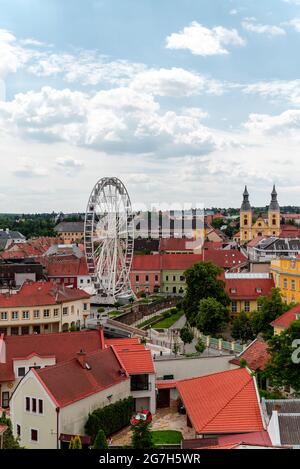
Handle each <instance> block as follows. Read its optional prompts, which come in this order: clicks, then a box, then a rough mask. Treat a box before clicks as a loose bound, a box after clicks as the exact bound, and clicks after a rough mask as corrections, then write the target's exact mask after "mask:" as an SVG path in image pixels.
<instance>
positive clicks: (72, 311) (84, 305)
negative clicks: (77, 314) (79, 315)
mask: <svg viewBox="0 0 300 469" xmlns="http://www.w3.org/2000/svg"><path fill="white" fill-rule="evenodd" d="M83 310H84V311H86V303H83ZM71 313H72V314H74V305H72V306H71Z"/></svg>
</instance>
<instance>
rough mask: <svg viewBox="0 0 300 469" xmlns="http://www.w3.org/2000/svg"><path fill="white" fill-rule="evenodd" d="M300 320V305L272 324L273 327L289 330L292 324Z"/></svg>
mask: <svg viewBox="0 0 300 469" xmlns="http://www.w3.org/2000/svg"><path fill="white" fill-rule="evenodd" d="M297 319H300V305H296V306H294V307H293V308H291V309H289V310H288V311H286V312H285V313H283V314H282V315H281V316H279V317H278V318H277V319H275V320H274V321H272V322H271V326H273V327H274V326H277V327H282V328H284V329H287V328H288V327H289V326H290V325H291V323H292V322H294V321H296V320H297Z"/></svg>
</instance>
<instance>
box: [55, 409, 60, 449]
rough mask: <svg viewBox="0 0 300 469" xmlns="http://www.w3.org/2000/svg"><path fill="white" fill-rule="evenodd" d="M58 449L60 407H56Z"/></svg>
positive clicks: (57, 440) (57, 442) (57, 444)
mask: <svg viewBox="0 0 300 469" xmlns="http://www.w3.org/2000/svg"><path fill="white" fill-rule="evenodd" d="M55 410H56V449H60V448H59V407H56V409H55Z"/></svg>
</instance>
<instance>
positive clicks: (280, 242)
mask: <svg viewBox="0 0 300 469" xmlns="http://www.w3.org/2000/svg"><path fill="white" fill-rule="evenodd" d="M256 248H257V249H262V250H267V251H283V253H284V251H299V250H300V239H297V238H294V239H288V238H275V237H270V238H265V239H263V240H261V242H260V243H259V244H258V245H257V246H256Z"/></svg>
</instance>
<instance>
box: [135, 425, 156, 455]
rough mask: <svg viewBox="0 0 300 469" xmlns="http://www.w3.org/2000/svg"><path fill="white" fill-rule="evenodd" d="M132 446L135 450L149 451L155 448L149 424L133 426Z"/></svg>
mask: <svg viewBox="0 0 300 469" xmlns="http://www.w3.org/2000/svg"><path fill="white" fill-rule="evenodd" d="M131 444H132V447H133V448H134V449H149V448H153V447H154V444H153V442H152V435H151V432H150V429H149V424H147V423H140V424H139V425H133V426H132V437H131Z"/></svg>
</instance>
